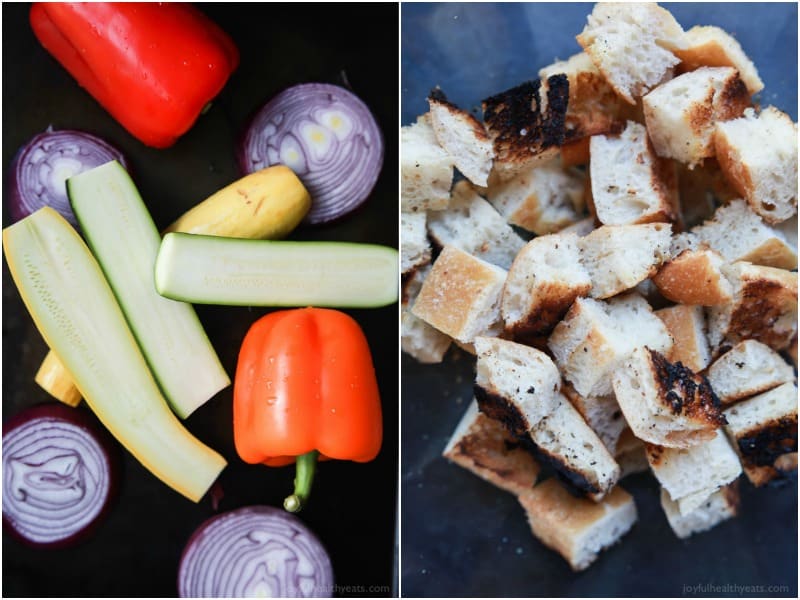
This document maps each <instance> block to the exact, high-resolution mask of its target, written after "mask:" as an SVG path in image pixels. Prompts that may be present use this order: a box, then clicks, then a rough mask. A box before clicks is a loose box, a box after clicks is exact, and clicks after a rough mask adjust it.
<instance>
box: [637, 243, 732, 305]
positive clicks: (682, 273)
mask: <svg viewBox="0 0 800 600" xmlns="http://www.w3.org/2000/svg"><path fill="white" fill-rule="evenodd" d="M673 241H674V240H673ZM724 264H725V263H724V261H723V259H722V256H721V255H720V254H719V253H718V252H716V251H714V250H710V249H709V248H707V247H701V248H698V249H696V250H692V249H686V250H683V251H682V252H681V253H680V254H678V255H677V256H675V257H674V258H673V259H671V260H668V261H667V262H665V263H664V264H663V265H661V267H660V268H659V270H658V272H657V273H656V274H655V275H653V283H654V284H655V285H656V287H658V291H659V292H661V294H662V295H663V296H664V297H665V298H667V299H668V300H672V301H673V302H678V303H680V304H690V305H698V306H716V305H719V304H725V303H727V302H730V301H731V298H733V286H732V285H731V283H730V282H729V281H728V279H727V278H726V277H725V275H724V274H723V272H722V268H723V266H724Z"/></svg>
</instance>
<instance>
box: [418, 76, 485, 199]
mask: <svg viewBox="0 0 800 600" xmlns="http://www.w3.org/2000/svg"><path fill="white" fill-rule="evenodd" d="M428 104H429V105H430V113H429V115H430V121H431V125H432V126H433V131H434V133H435V134H436V140H437V141H438V142H439V145H440V146H441V147H442V148H444V150H445V151H446V152H447V153H448V154H449V155H450V156H451V157H452V159H453V162H454V163H455V165H456V168H458V170H459V171H461V173H462V174H463V175H464V177H466V178H467V179H469V180H470V181H471V182H472V183H474V184H475V185H479V186H486V185H487V183H488V179H489V172H490V171H491V170H492V158H493V157H494V151H493V149H492V141H491V140H490V139H489V136H488V134H487V133H486V129H484V127H483V123H481V122H480V121H479V120H478V119H476V118H475V117H474V116H473V115H472V114H470V113H469V112H467V111H466V110H462V109H460V108H458V107H457V106H456V105H455V104H453V103H451V102H450V101H448V100H447V97H446V96H445V95H444V92H442V90H440V89H439V88H436V89H434V90H433V91H431V93H430V95H429V96H428Z"/></svg>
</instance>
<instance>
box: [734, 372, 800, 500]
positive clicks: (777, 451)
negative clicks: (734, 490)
mask: <svg viewBox="0 0 800 600" xmlns="http://www.w3.org/2000/svg"><path fill="white" fill-rule="evenodd" d="M724 414H725V418H726V419H727V421H728V424H727V425H726V426H725V430H726V431H727V433H728V435H729V436H730V438H731V440H732V441H733V442H734V444H735V445H736V449H737V451H738V453H739V455H740V456H741V458H742V464H743V465H744V468H745V474H746V475H747V477H748V479H750V481H751V483H753V485H756V486H761V485H764V484H765V483H767V482H768V481H770V480H771V479H773V478H774V477H776V476H777V475H778V471H777V469H776V468H775V463H776V461H777V460H778V459H779V458H780V457H782V456H783V455H786V454H793V453H796V452H797V386H796V385H795V384H794V383H784V384H783V385H780V386H778V387H776V388H773V389H771V390H770V391H768V392H764V393H763V394H759V395H758V396H754V397H753V398H750V399H749V400H743V401H742V402H739V403H738V404H735V405H734V406H732V407H730V408H728V409H727V410H726V411H725V413H724ZM795 468H796V464H795ZM783 470H786V469H785V466H784V469H783Z"/></svg>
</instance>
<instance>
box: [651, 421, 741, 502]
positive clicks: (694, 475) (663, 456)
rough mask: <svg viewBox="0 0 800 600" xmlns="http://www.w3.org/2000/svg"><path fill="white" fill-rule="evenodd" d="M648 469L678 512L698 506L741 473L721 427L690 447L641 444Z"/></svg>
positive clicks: (737, 458) (735, 456) (736, 458)
mask: <svg viewBox="0 0 800 600" xmlns="http://www.w3.org/2000/svg"><path fill="white" fill-rule="evenodd" d="M645 446H646V452H647V460H648V462H649V463H650V469H651V470H652V471H653V474H654V475H655V476H656V479H658V481H659V483H660V484H661V487H663V488H664V489H665V490H666V491H667V492H668V493H669V497H670V499H671V500H673V501H675V502H677V504H678V510H679V512H680V514H681V515H688V514H689V513H690V512H692V511H693V510H694V509H695V508H697V507H699V506H701V505H702V504H703V502H705V501H706V500H707V499H708V497H709V496H711V494H713V493H715V492H716V491H717V490H719V489H720V488H721V487H722V486H724V485H727V484H729V483H731V482H732V481H734V480H735V479H736V478H737V477H739V475H740V474H741V473H742V465H741V464H740V463H739V457H738V456H737V455H736V452H735V451H734V449H733V447H731V445H730V443H729V442H728V439H727V438H726V437H725V434H724V433H723V432H722V430H721V429H717V430H716V431H715V432H714V437H712V438H711V439H709V440H706V441H705V442H702V443H701V444H698V445H696V446H692V447H691V448H666V447H664V446H658V445H655V444H645Z"/></svg>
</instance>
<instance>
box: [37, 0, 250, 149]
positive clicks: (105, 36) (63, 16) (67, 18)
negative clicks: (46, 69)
mask: <svg viewBox="0 0 800 600" xmlns="http://www.w3.org/2000/svg"><path fill="white" fill-rule="evenodd" d="M30 22H31V27H32V28H33V32H34V34H35V35H36V37H37V38H38V40H39V42H40V43H41V44H42V46H44V48H45V49H46V50H47V51H48V52H50V54H52V55H53V57H54V58H55V59H56V60H57V61H58V62H60V63H61V65H62V66H63V67H64V68H65V69H66V70H67V71H69V72H70V74H71V75H72V76H73V77H74V78H75V79H76V80H77V81H78V83H79V84H80V85H81V86H83V87H84V88H86V90H87V91H88V92H89V93H90V94H91V95H92V96H93V97H94V98H95V100H97V101H98V102H99V103H100V104H101V105H102V106H103V108H105V109H106V110H107V111H108V112H109V113H111V116H112V117H114V118H115V119H116V120H117V121H118V122H119V123H120V124H121V125H122V126H123V127H125V129H127V130H128V131H129V132H130V133H131V134H133V135H134V136H135V137H136V138H138V139H139V140H140V141H142V142H144V143H145V144H147V145H148V146H153V147H154V148H166V147H168V146H171V145H172V144H173V143H175V141H176V140H177V139H178V138H179V137H180V136H181V135H183V134H184V133H185V132H186V131H188V130H189V128H190V127H191V126H192V125H193V124H194V122H195V120H197V117H198V116H199V115H200V112H201V111H202V110H203V108H204V107H205V106H206V105H207V104H208V103H209V102H210V101H211V100H212V99H213V98H214V97H215V96H216V95H217V94H218V93H219V92H220V90H222V87H223V86H224V85H225V82H226V81H227V80H228V77H229V76H230V75H231V73H232V72H233V71H234V69H236V67H237V66H238V64H239V51H238V50H237V49H236V46H235V45H234V43H233V40H231V38H230V37H229V36H228V35H227V34H226V33H225V32H224V31H222V29H220V28H219V27H218V26H217V24H216V23H214V22H212V21H211V19H209V18H208V17H206V16H205V15H204V14H203V13H202V12H200V11H199V10H197V9H196V8H194V7H193V6H191V5H189V4H183V3H178V2H36V3H34V4H33V6H32V7H31V12H30Z"/></svg>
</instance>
